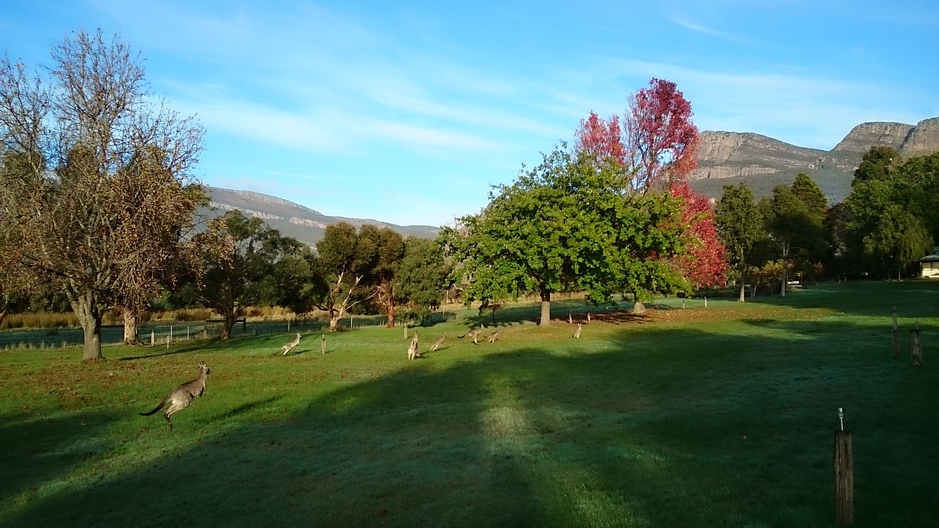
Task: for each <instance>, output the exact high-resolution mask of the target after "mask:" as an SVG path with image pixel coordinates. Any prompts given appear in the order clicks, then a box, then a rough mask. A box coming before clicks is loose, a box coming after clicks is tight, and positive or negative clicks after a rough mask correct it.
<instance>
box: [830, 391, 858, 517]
mask: <svg viewBox="0 0 939 528" xmlns="http://www.w3.org/2000/svg"><path fill="white" fill-rule="evenodd" d="M838 418H839V420H840V421H841V429H836V430H835V457H834V458H835V522H837V523H838V526H851V525H853V524H854V450H853V448H852V446H851V433H849V432H848V431H845V430H844V412H843V410H842V409H841V408H839V409H838Z"/></svg>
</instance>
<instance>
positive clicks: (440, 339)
mask: <svg viewBox="0 0 939 528" xmlns="http://www.w3.org/2000/svg"><path fill="white" fill-rule="evenodd" d="M446 337H447V336H445V335H442V336H440V337H438V338H437V340H436V341H434V346H432V347H431V348H430V351H431V352H436V351H437V349H438V348H440V345H442V344H443V340H444V339H445V338H446Z"/></svg>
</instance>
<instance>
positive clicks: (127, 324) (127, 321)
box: [121, 308, 140, 345]
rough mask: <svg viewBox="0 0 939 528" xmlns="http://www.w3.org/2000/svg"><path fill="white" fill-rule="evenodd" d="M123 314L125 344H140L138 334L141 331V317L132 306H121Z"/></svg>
mask: <svg viewBox="0 0 939 528" xmlns="http://www.w3.org/2000/svg"><path fill="white" fill-rule="evenodd" d="M121 314H122V315H123V316H124V344H125V345H139V344H140V339H138V338H137V334H138V333H139V332H140V319H138V317H137V312H135V311H134V310H131V309H130V308H121Z"/></svg>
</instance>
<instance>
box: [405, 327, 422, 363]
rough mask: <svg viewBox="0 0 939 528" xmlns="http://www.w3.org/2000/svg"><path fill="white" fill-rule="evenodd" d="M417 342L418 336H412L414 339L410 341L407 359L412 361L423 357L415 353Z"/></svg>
mask: <svg viewBox="0 0 939 528" xmlns="http://www.w3.org/2000/svg"><path fill="white" fill-rule="evenodd" d="M417 341H418V335H417V334H416V333H415V334H414V339H411V346H409V347H408V359H409V360H413V359H414V358H419V357H424V356H422V355H421V354H420V353H419V352H418V351H417Z"/></svg>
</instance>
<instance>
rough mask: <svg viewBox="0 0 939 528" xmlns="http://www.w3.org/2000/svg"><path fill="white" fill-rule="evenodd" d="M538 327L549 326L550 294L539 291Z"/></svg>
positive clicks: (545, 291)
mask: <svg viewBox="0 0 939 528" xmlns="http://www.w3.org/2000/svg"><path fill="white" fill-rule="evenodd" d="M539 324H540V326H551V292H550V291H547V290H541V323H539Z"/></svg>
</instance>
